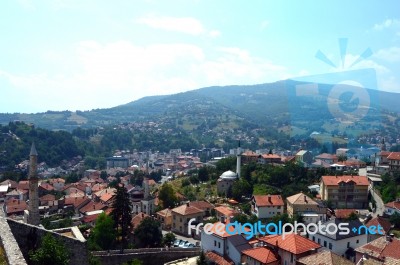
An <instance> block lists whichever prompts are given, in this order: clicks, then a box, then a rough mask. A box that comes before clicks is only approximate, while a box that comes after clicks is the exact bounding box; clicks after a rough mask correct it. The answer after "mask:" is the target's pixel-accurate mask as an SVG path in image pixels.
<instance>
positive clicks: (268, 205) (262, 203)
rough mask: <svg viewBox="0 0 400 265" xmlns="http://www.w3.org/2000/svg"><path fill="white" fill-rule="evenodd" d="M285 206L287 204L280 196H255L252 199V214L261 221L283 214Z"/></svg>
mask: <svg viewBox="0 0 400 265" xmlns="http://www.w3.org/2000/svg"><path fill="white" fill-rule="evenodd" d="M284 206H285V203H284V202H283V199H282V197H281V196H280V195H269V194H268V195H254V196H253V197H252V199H251V212H252V214H255V215H256V216H257V218H259V219H265V218H272V217H274V216H275V215H280V214H283V211H284V208H285V207H284Z"/></svg>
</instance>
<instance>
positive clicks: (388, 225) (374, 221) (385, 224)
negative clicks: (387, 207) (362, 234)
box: [365, 216, 392, 234]
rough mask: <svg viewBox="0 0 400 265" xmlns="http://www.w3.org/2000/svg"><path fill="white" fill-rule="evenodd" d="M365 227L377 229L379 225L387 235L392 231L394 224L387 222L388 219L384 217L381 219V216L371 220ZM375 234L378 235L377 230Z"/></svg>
mask: <svg viewBox="0 0 400 265" xmlns="http://www.w3.org/2000/svg"><path fill="white" fill-rule="evenodd" d="M365 225H366V226H367V227H370V226H375V227H377V226H378V225H380V226H381V227H382V229H383V232H384V233H385V234H387V233H388V232H389V231H390V229H392V224H391V223H390V222H389V220H387V219H385V218H383V217H381V216H378V217H375V218H372V219H371V220H369V221H368V222H367V223H366V224H365ZM375 232H376V233H378V231H377V230H375Z"/></svg>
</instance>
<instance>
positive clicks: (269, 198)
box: [268, 194, 272, 204]
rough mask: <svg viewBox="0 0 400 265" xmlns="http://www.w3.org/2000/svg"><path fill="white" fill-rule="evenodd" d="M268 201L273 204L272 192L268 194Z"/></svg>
mask: <svg viewBox="0 0 400 265" xmlns="http://www.w3.org/2000/svg"><path fill="white" fill-rule="evenodd" d="M268 202H269V203H270V204H272V199H271V195H270V194H268Z"/></svg>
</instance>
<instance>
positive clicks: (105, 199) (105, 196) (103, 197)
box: [100, 193, 114, 202]
mask: <svg viewBox="0 0 400 265" xmlns="http://www.w3.org/2000/svg"><path fill="white" fill-rule="evenodd" d="M113 197H114V194H112V193H103V195H101V197H100V201H102V202H108V201H109V200H111V198H113Z"/></svg>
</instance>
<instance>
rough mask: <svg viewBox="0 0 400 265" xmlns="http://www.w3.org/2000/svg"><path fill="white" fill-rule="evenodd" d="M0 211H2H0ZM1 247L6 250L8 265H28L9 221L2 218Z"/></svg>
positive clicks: (0, 221)
mask: <svg viewBox="0 0 400 265" xmlns="http://www.w3.org/2000/svg"><path fill="white" fill-rule="evenodd" d="M0 211H2V210H1V209H0ZM0 245H1V246H2V247H3V248H4V252H5V255H6V259H7V262H8V264H12V265H26V261H25V258H24V256H23V255H22V252H21V250H20V249H19V246H18V243H17V241H16V240H15V238H14V235H13V234H12V232H11V229H10V226H9V225H8V223H7V219H6V218H4V217H0Z"/></svg>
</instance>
